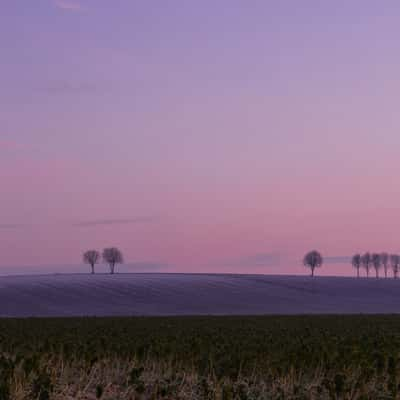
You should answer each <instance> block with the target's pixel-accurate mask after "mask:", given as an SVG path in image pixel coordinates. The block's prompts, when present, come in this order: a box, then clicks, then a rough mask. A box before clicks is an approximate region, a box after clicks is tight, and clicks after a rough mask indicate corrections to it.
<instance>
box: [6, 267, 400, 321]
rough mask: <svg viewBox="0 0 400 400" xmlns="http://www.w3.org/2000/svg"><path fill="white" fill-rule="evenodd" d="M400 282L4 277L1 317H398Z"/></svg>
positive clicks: (161, 276)
mask: <svg viewBox="0 0 400 400" xmlns="http://www.w3.org/2000/svg"><path fill="white" fill-rule="evenodd" d="M399 293H400V279H375V278H370V279H367V278H360V279H357V278H353V277H351V278H350V277H322V276H317V277H314V278H313V279H311V278H310V277H309V276H283V275H281V276H279V275H275V276H273V275H238V274H161V273H154V274H115V275H109V274H96V275H90V274H58V275H37V276H34V275H32V276H27V275H26V276H3V277H0V317H31V316H34V317H73V316H171V315H239V314H240V315H254V314H258V315H265V314H358V313H363V314H365V313H368V314H382V313H386V314H392V313H398V312H399V311H400V305H399V301H398V299H399Z"/></svg>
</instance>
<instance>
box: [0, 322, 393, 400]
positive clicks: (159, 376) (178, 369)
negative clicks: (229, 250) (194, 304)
mask: <svg viewBox="0 0 400 400" xmlns="http://www.w3.org/2000/svg"><path fill="white" fill-rule="evenodd" d="M399 356H400V316H306V317H302V316H282V317H276V316H271V317H171V318H65V319H62V318H60V319H2V320H0V400H5V399H13V400H18V399H40V400H47V399H96V398H99V399H171V400H172V399H221V400H229V399H271V400H272V399H397V398H400V358H399Z"/></svg>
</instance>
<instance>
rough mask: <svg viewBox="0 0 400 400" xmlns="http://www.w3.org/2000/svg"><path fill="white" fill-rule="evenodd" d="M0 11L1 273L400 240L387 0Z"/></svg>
mask: <svg viewBox="0 0 400 400" xmlns="http://www.w3.org/2000/svg"><path fill="white" fill-rule="evenodd" d="M0 7H1V11H0V48H1V58H0V72H1V73H0V184H1V197H0V253H1V255H2V258H1V261H0V272H1V270H2V268H3V270H6V269H7V268H8V269H7V271H8V270H9V269H10V268H11V270H12V268H14V267H15V268H16V269H17V268H20V266H26V267H25V269H26V271H30V270H33V269H32V268H33V266H37V265H57V266H55V267H54V270H57V271H64V270H65V269H63V267H62V265H66V264H68V265H72V264H78V263H79V262H80V257H81V253H82V251H83V250H85V249H87V248H91V247H94V248H98V249H102V248H103V247H105V246H109V245H116V246H119V247H120V248H121V249H122V250H123V252H124V254H125V258H126V259H127V261H129V262H136V263H144V265H149V266H150V268H149V269H152V268H154V269H157V268H158V267H159V268H161V269H164V270H169V271H188V272H189V271H198V272H201V271H238V272H265V273H269V272H273V273H277V272H281V273H297V272H300V271H301V272H304V268H303V267H302V266H301V265H300V260H301V258H302V255H303V253H304V252H305V251H307V250H309V249H311V248H317V249H319V250H320V251H321V252H322V253H323V254H324V255H325V256H328V257H332V259H330V260H331V262H330V263H328V265H326V267H324V270H325V273H326V274H328V273H329V274H334V273H337V274H342V273H346V271H347V272H349V273H353V272H352V271H351V268H350V267H348V266H343V265H341V264H340V261H341V260H343V259H342V257H345V256H348V255H351V254H352V253H354V252H357V251H361V252H362V251H366V250H371V251H382V250H387V251H389V252H394V251H398V252H399V251H400V233H399V232H400V184H399V171H400V112H399V104H400V41H399V37H400V3H399V2H398V1H394V0H393V1H390V0H388V1H385V2H379V1H367V0H359V1H355V0H354V1H352V0H350V1H349V0H346V1H344V0H343V1H340V0H339V1H334V2H333V1H332V2H321V1H319V0H313V1H311V0H304V1H301V2H299V1H288V0H287V1H285V0H276V1H266V0H254V1H251V2H247V1H239V0H220V1H214V0H203V1H198V2H195V1H183V0H175V1H173V0H171V1H161V0H159V1H133V0H116V1H111V0H34V1H33V0H2V2H1V5H0ZM29 266H32V267H29ZM30 268H31V269H30ZM51 268H53V267H51Z"/></svg>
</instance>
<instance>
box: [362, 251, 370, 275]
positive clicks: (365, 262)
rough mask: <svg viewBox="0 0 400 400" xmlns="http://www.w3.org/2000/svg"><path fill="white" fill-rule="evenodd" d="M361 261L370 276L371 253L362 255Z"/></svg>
mask: <svg viewBox="0 0 400 400" xmlns="http://www.w3.org/2000/svg"><path fill="white" fill-rule="evenodd" d="M361 263H362V265H363V267H364V268H365V271H366V272H367V277H369V269H370V267H371V254H369V253H368V252H367V253H365V254H363V255H362V256H361Z"/></svg>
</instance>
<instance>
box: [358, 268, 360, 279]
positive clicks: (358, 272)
mask: <svg viewBox="0 0 400 400" xmlns="http://www.w3.org/2000/svg"><path fill="white" fill-rule="evenodd" d="M359 277H360V267H358V268H357V278H359Z"/></svg>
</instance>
